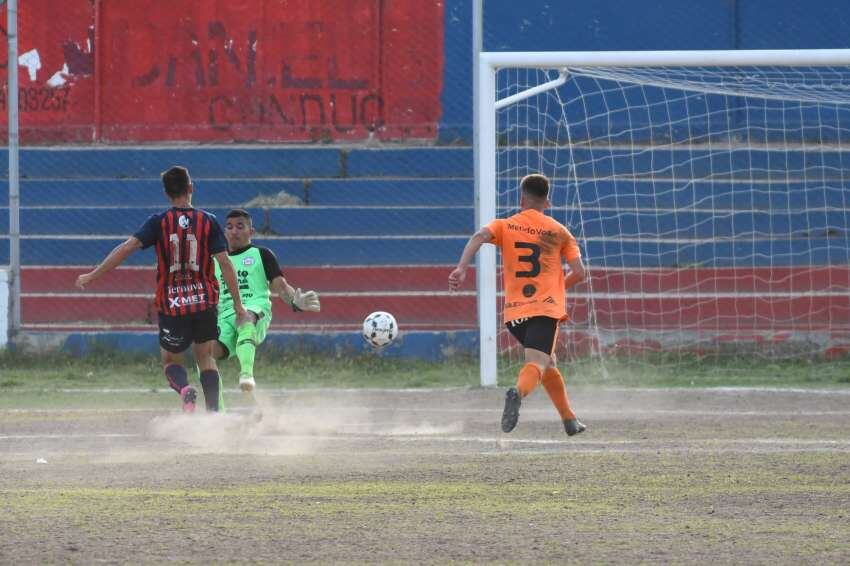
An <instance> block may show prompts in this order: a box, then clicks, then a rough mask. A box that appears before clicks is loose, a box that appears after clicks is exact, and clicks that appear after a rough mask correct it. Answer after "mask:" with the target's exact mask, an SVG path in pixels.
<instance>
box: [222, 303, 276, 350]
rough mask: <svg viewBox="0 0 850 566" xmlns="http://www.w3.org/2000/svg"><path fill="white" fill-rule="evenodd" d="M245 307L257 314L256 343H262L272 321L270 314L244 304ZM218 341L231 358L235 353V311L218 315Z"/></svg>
mask: <svg viewBox="0 0 850 566" xmlns="http://www.w3.org/2000/svg"><path fill="white" fill-rule="evenodd" d="M245 308H246V309H248V310H249V311H251V312H253V313H255V314H257V315H259V318H260V319H259V320H258V321H257V323H256V325H255V326H256V327H257V345H258V346H259V345H260V344H262V342H263V340H265V339H266V332H267V331H268V329H269V325H270V324H271V322H272V317H271V314H270V313H268V312H264V311H261V310H258V309H253V308H251V307H250V306H246V307H245ZM218 341H219V342H221V343H222V344H223V345H224V347H225V348H227V357H228V358H232V357H233V356H235V355H236V313H235V312H232V311H231V313H230V314H229V315H226V316H222V317H219V319H218Z"/></svg>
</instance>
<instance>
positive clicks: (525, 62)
mask: <svg viewBox="0 0 850 566" xmlns="http://www.w3.org/2000/svg"><path fill="white" fill-rule="evenodd" d="M762 67H765V68H769V69H771V72H770V73H768V74H767V75H766V77H767V78H763V77H756V78H755V79H752V80H754V81H757V82H758V87H757V88H756V89H755V90H749V86H750V85H749V82H750V80H751V77H750V76H749V75H748V74H747V71H746V70H747V69H751V68H762ZM823 67H838V68H840V67H844V68H850V50H847V49H825V50H751V51H746V50H738V51H643V52H617V51H611V52H482V53H480V54H479V58H478V69H477V73H476V76H477V81H478V84H477V85H476V91H477V93H478V95H477V96H478V100H476V101H475V102H474V111H475V112H476V117H477V122H478V131H477V132H476V133H475V134H476V135H477V137H478V151H477V154H478V161H477V163H476V165H475V166H476V172H475V174H476V177H477V179H476V186H477V194H476V201H475V202H476V211H475V222H476V229H477V228H478V227H480V226H482V225H484V224H486V223H488V222H490V221H491V220H492V219H494V218H496V217H497V212H498V211H497V202H498V199H499V195H498V193H497V187H498V185H499V182H498V179H497V176H498V163H497V159H498V158H497V152H498V151H499V144H500V143H504V142H503V141H500V132H499V131H498V129H497V112H498V111H499V110H500V109H504V108H509V107H511V106H512V105H515V104H519V103H522V102H523V101H526V100H528V99H532V98H534V97H542V96H545V93H546V92H548V91H550V90H552V89H555V90H557V89H559V88H560V87H562V85H563V84H564V83H565V82H566V81H568V80H570V78H571V76H572V74H573V70H576V69H578V70H581V71H583V72H586V73H587V74H588V75H589V76H591V77H592V78H593V80H599V81H603V82H604V81H607V80H609V79H608V77H607V76H602V77H601V78H600V77H599V76H598V75H594V69H598V68H608V69H628V70H633V71H634V70H637V71H636V72H635V73H633V75H635V76H638V75H640V73H642V71H640V69H647V68H659V69H662V70H669V69H676V70H679V71H681V73H680V75H677V76H675V77H673V78H670V76H669V75H668V74H662V75H661V76H660V78H649V79H647V82H646V84H648V85H652V86H653V87H655V88H660V89H664V88H682V89H683V90H700V89H705V92H706V93H720V94H721V95H725V96H730V97H736V96H739V93H742V95H743V96H755V97H761V98H764V99H770V98H772V97H773V96H774V92H773V90H772V89H776V93H778V94H776V96H778V97H779V98H783V99H784V98H786V97H789V96H790V97H791V99H794V98H793V97H794V96H795V95H794V94H790V95H789V94H788V91H789V90H790V89H792V88H797V89H798V90H799V94H800V96H801V98H800V99H799V100H804V101H810V100H813V99H819V98H818V97H823V98H824V99H825V100H827V101H829V102H831V103H838V104H843V103H846V102H850V81H847V82H845V81H844V79H843V78H842V79H841V80H838V81H832V82H830V81H828V80H826V79H823V78H822V77H821V78H818V77H819V75H818V76H816V78H815V81H814V84H813V86H812V87H809V86H807V84H808V83H805V80H806V78H807V73H806V72H796V71H795V69H797V68H807V69H809V70H811V68H815V69H819V68H823ZM691 68H701V69H708V72H709V73H711V72H712V71H711V70H712V69H724V68H737V69H739V70H740V69H743V71H739V73H740V74H739V75H738V76H737V78H735V79H734V80H731V81H727V79H726V78H725V77H726V75H724V74H723V72H722V71H721V72H720V73H719V74H718V75H716V76H712V77H711V78H709V79H708V80H706V81H704V82H702V83H700V81H692V80H691V79H690V78H688V77H686V76H685V75H686V73H687V72H688V71H687V70H688V69H691ZM515 69H528V70H532V71H533V70H546V71H547V73H548V74H546V75H544V76H543V78H542V79H541V78H540V75H537V77H536V78H537V80H538V82H537V83H536V84H534V83H532V82H530V83H529V84H515V85H514V87H513V88H512V89H501V90H500V89H499V87H498V85H497V73H499V72H500V71H505V70H515ZM777 69H779V71H777ZM783 69H788V70H789V71H788V74H789V76H790V77H793V81H784V82H783V81H779V82H776V81H773V79H772V78H771V77H774V76H776V75H777V73H779V74H782V70H783ZM817 73H818V71H815V72H814V73H813V74H815V75H817ZM614 75H617V74H616V73H614ZM848 76H850V73H848ZM615 79H616V77H615ZM616 80H625V81H626V82H628V81H629V80H630V77H626V78H625V79H621V78H620V79H616ZM819 81H820V82H819ZM827 82H828V83H829V84H826V83H827ZM508 90H509V91H510V92H508ZM647 115H649V112H647ZM709 118H711V116H709ZM519 119H522V117H520V118H519ZM565 119H566V113H565ZM650 120H652V118H650ZM848 125H850V124H848ZM564 127H565V128H566V129H567V131H568V132H569V126H568V125H565V126H564ZM686 127H690V126H689V125H686ZM589 129H590V127H589V126H588V130H589ZM671 130H672V127H671ZM624 131H625V130H624ZM626 133H627V134H628V133H629V132H628V131H626ZM567 135H569V133H567ZM770 135H773V132H770V131H768V129H767V128H765V134H764V136H765V139H767V138H768V137H769V136H770ZM778 135H780V136H781V134H778ZM622 137H623V136H621V137H620V138H617V139H618V140H619V139H622ZM610 139H613V136H612V137H611V138H610ZM792 142H793V140H791V141H788V140H786V143H792ZM554 143H555V144H556V145H557V143H559V142H557V141H555V142H554ZM589 143H590V142H589ZM671 143H672V142H671ZM700 143H702V141H701V142H700ZM565 153H567V152H566V151H565ZM570 159H571V158H570ZM575 169H576V167H575V166H572V169H571V171H573V172H575ZM777 171H778V169H777ZM848 177H850V173H848ZM713 179H714V178H712V181H713ZM504 213H505V212H504V211H503V214H504ZM579 240H580V242H581V238H579ZM596 259H597V258H594V257H590V258H589V263H590V265H591V274H592V273H593V270H592V266H593V264H594V261H595V260H596ZM497 267H498V262H497V252H496V249H495V247H494V246H483V247H482V248H481V250H480V251H479V253H478V260H477V283H478V297H477V300H478V321H479V332H480V380H481V385H482V386H494V385H496V382H497V374H498V357H499V339H498V334H499V329H500V326H501V322H500V320H499V318H498V317H499V312H500V309H501V305H500V301H501V299H500V297H498V295H499V287H500V285H499V283H498V282H497Z"/></svg>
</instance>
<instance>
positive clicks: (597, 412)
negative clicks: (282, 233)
mask: <svg viewBox="0 0 850 566" xmlns="http://www.w3.org/2000/svg"><path fill="white" fill-rule="evenodd" d="M262 409H263V407H261V410H262ZM273 409H278V408H277V407H275V408H273ZM253 410H254V409H253V408H252V407H234V408H228V409H227V410H226V413H225V414H234V413H235V414H250V413H251V412H252V411H253ZM280 410H281V411H282V412H283V413H285V414H289V415H293V414H302V413H311V412H314V411H345V412H349V413H406V414H420V413H426V414H427V413H432V414H447V413H448V414H477V415H483V414H489V415H498V414H501V412H502V409H500V408H498V407H494V408H492V409H484V408H476V407H470V408H464V407H457V408H437V407H423V408H414V407H385V406H368V405H367V406H346V405H328V406H322V407H310V406H303V407H297V406H296V407H291V406H287V407H280ZM89 413H98V414H101V413H102V414H113V415H114V414H122V413H160V414H165V415H168V414H174V415H178V414H181V413H180V410H179V409H178V408H167V407H127V408H98V407H91V408H71V409H0V415H4V414H6V415H62V414H89ZM522 414H523V415H549V416H551V415H552V409H548V408H547V409H524V410H523V412H522ZM582 414H583V415H592V416H594V417H606V416H609V415H611V416H615V417H617V418H621V417H634V416H641V415H666V416H684V417H782V416H797V417H836V416H850V409H847V410H834V411H805V410H802V411H801V410H787V411H757V410H746V411H735V410H721V409H718V410H706V409H694V410H688V409H622V408H619V407H618V408H611V409H604V408H601V409H600V408H596V409H594V408H591V409H587V410H584V411H582ZM201 418H204V417H201ZM381 424H387V425H394V424H397V423H391V422H390V423H377V422H373V421H369V422H363V423H351V424H350V425H347V426H380V425H381Z"/></svg>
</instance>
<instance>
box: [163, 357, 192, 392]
mask: <svg viewBox="0 0 850 566" xmlns="http://www.w3.org/2000/svg"><path fill="white" fill-rule="evenodd" d="M165 377H166V379H168V385H170V386H171V388H172V389H173V390H175V391H176V392H177V393H178V395H179V394H180V391H182V390H183V388H184V387H186V386H187V385H189V378H188V377H187V375H186V368H184V367H183V366H181V365H180V364H168V365H167V366H165Z"/></svg>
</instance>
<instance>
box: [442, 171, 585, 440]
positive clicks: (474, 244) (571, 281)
mask: <svg viewBox="0 0 850 566" xmlns="http://www.w3.org/2000/svg"><path fill="white" fill-rule="evenodd" d="M549 206H550V202H549V179H547V178H546V177H545V176H544V175H539V174H534V175H527V176H525V177H523V179H522V181H521V182H520V208H521V210H520V212H519V213H517V214H515V215H513V216H511V217H510V218H506V219H496V220H494V221H492V222H490V223H489V224H488V225H486V226H484V227H483V228H481V229H480V230H479V231H478V232H476V233H475V234H474V235H473V236H472V237H471V238H470V239H469V241H468V242H467V244H466V246H465V247H464V250H463V253H462V254H461V257H460V261H458V264H457V267H456V268H455V269H454V270H453V271H452V272H451V273H450V274H449V289H450V290H452V291H456V290H457V289H458V287H459V286H460V284H461V283H463V281H464V279H465V278H466V270H467V268H468V267H469V264H470V262H471V261H472V258H473V257H474V256H475V253H476V252H477V251H478V249H479V248H480V247H481V245H482V244H494V245H496V246H498V248H499V250H501V252H502V267H503V269H502V273H503V281H504V284H503V287H504V291H505V304H504V309H503V312H504V317H503V318H504V323H505V325H506V326H507V329H508V331H509V332H510V333H511V334H512V335H513V336H514V338H516V339H517V341H519V343H520V344H522V346H523V347H524V351H525V365H524V366H523V367H522V369H521V370H520V372H519V376H518V377H517V382H516V386H515V387H511V388H510V389H508V391H507V393H506V394H505V408H504V411H503V413H502V430H503V431H504V432H510V431H512V430H513V429H514V427H515V426H516V424H517V421H518V420H519V408H520V405H521V404H522V398H523V397H526V396H527V395H528V394H530V393H531V392H532V391H533V390H534V388H535V387H537V385H538V384H539V383H543V387H544V388H545V389H546V393H548V394H549V398H550V399H551V400H552V403H553V404H554V405H555V408H556V409H557V410H558V413H559V415H560V417H561V420H562V421H563V424H564V430H565V431H566V433H567V434H568V435H569V436H573V435H574V434H578V433H580V432H583V431H584V430H585V429H586V427H585V425H584V424H583V423H582V422H581V421H579V420H578V418H576V415H575V413H574V412H573V410H572V408H571V407H570V401H569V397H568V396H567V389H566V386H565V384H564V377H563V376H562V375H561V372H560V371H558V367H557V365H556V362H557V358H556V357H555V352H554V350H555V339H556V338H557V335H558V325H559V324H560V323H561V322H562V321H564V320H566V319H567V311H566V290H567V289H569V288H570V287H572V286H573V285H575V284H576V283H578V282H579V281H582V280H583V279H584V277H585V270H584V264H583V263H582V261H581V252H580V250H579V248H578V244H577V243H576V240H575V238H574V237H573V235H572V234H570V231H569V230H567V228H566V227H565V226H563V225H562V224H561V223H559V222H558V221H556V220H554V219H553V218H551V217H549V216H546V215H545V214H544V210H546V209H547V208H548V207H549ZM562 257H563V258H564V259H565V260H566V262H567V265H568V266H569V274H568V275H566V276H565V275H564V269H563V264H562V260H561V258H562Z"/></svg>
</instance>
